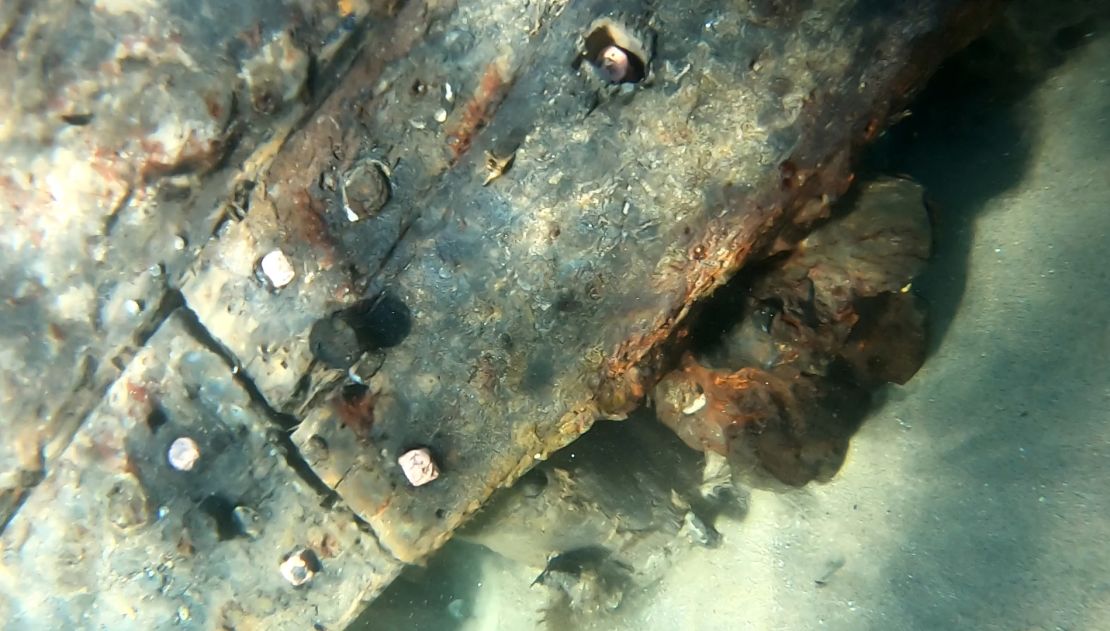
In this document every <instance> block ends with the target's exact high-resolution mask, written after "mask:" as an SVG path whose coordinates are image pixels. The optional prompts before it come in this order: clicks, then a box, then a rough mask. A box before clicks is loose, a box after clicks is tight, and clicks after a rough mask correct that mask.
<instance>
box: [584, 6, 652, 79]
mask: <svg viewBox="0 0 1110 631" xmlns="http://www.w3.org/2000/svg"><path fill="white" fill-rule="evenodd" d="M585 48H586V50H585V51H584V53H583V55H582V57H584V58H585V59H586V60H587V61H589V62H590V63H591V64H592V65H593V66H594V67H595V68H596V69H597V70H598V72H599V73H601V76H603V77H605V79H606V80H607V81H609V83H614V84H616V83H639V82H641V81H643V80H644V78H645V77H647V72H648V61H649V59H648V56H647V53H646V51H645V49H644V46H643V44H642V43H641V42H640V41H639V40H638V39H636V37H634V36H633V35H631V34H630V33H628V32H627V31H626V30H625V29H623V28H622V27H620V26H619V25H617V24H616V23H613V22H610V21H607V20H606V21H603V22H602V23H601V24H600V25H599V26H597V27H596V28H594V29H593V30H592V31H590V34H589V35H587V36H586V40H585Z"/></svg>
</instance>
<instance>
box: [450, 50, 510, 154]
mask: <svg viewBox="0 0 1110 631" xmlns="http://www.w3.org/2000/svg"><path fill="white" fill-rule="evenodd" d="M505 66H506V63H505V60H504V59H497V60H494V61H492V62H490V63H489V64H488V65H487V66H486V69H485V72H483V73H482V78H481V79H480V80H479V81H478V87H477V88H476V89H475V90H474V96H472V97H470V99H469V100H468V101H467V102H466V104H465V105H463V108H462V114H461V115H460V116H459V118H458V120H456V121H455V122H454V123H453V124H452V125H451V127H450V128H449V129H448V132H447V146H448V147H449V148H450V149H451V155H452V159H453V160H458V159H459V158H460V157H462V155H463V154H465V153H466V152H467V151H468V150H469V149H470V145H471V144H472V143H473V142H474V137H475V136H476V135H477V134H478V132H480V131H481V130H482V128H483V127H485V125H486V123H488V122H489V119H490V118H491V117H492V116H493V113H494V112H495V111H496V110H497V106H498V105H500V104H501V101H502V100H503V99H504V98H505V94H506V93H507V92H508V88H509V86H510V85H512V81H511V76H508V70H507V69H506V68H505Z"/></svg>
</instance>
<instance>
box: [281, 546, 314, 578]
mask: <svg viewBox="0 0 1110 631" xmlns="http://www.w3.org/2000/svg"><path fill="white" fill-rule="evenodd" d="M280 569H281V576H282V577H283V578H284V579H285V580H287V581H289V583H290V584H291V585H292V586H293V587H300V586H301V585H304V584H305V583H307V582H309V581H311V580H312V577H313V576H316V572H318V571H319V570H320V561H319V559H317V558H316V554H315V553H313V552H312V550H309V549H308V548H300V549H299V550H296V551H295V552H293V553H292V554H290V555H289V556H287V557H285V560H284V561H282V562H281V568H280Z"/></svg>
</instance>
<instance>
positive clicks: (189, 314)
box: [168, 289, 338, 505]
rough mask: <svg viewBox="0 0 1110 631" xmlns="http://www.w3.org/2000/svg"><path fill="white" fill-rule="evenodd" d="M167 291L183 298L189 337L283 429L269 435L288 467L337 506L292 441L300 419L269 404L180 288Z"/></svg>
mask: <svg viewBox="0 0 1110 631" xmlns="http://www.w3.org/2000/svg"><path fill="white" fill-rule="evenodd" d="M168 293H173V294H177V299H178V300H180V301H181V306H180V308H179V309H178V310H177V313H178V314H179V315H180V318H181V323H182V325H183V327H184V329H185V331H186V332H187V333H188V334H189V336H190V337H192V338H193V339H194V340H195V341H196V342H197V343H199V344H200V345H201V346H204V347H205V348H206V349H208V350H209V351H211V352H212V353H215V354H216V355H217V356H219V357H220V359H222V360H223V361H224V363H225V364H227V367H228V368H229V369H230V371H231V374H232V377H233V379H235V382H236V383H237V384H238V385H239V386H240V387H242V388H243V390H244V391H245V392H246V393H247V396H249V397H250V399H251V401H252V402H253V403H254V404H255V405H257V406H258V407H259V408H260V409H261V410H262V411H263V412H264V413H265V415H266V418H267V419H269V421H270V422H271V423H273V424H274V425H276V426H277V427H278V428H279V429H280V430H281V431H277V432H272V433H271V435H270V438H271V440H273V441H274V442H275V443H276V444H277V446H278V447H279V448H280V449H281V452H282V453H283V454H284V455H285V462H286V464H288V465H289V468H291V469H292V470H293V471H294V473H296V474H297V476H298V477H300V478H301V480H303V481H304V482H305V484H307V485H308V486H309V487H310V488H312V490H313V491H315V492H316V493H317V494H319V495H320V497H321V498H322V502H323V503H327V504H328V505H334V503H335V502H336V501H337V498H338V494H337V493H336V492H335V489H333V488H331V487H330V486H328V485H327V484H326V483H325V482H324V481H323V480H321V479H320V477H319V476H317V475H316V472H315V471H313V470H312V467H311V466H309V464H308V462H307V461H305V459H304V457H303V456H302V455H301V452H300V450H298V449H297V446H296V445H295V444H293V439H292V437H291V436H290V433H291V432H292V431H293V429H295V428H296V427H297V425H298V424H299V421H298V420H297V418H296V417H294V416H293V415H292V414H287V413H285V412H281V411H278V410H277V409H275V408H274V407H273V406H272V405H270V402H269V401H267V400H266V397H265V396H263V394H262V391H261V390H259V389H258V386H257V385H256V384H255V383H254V380H252V379H251V378H250V377H249V376H248V375H247V373H246V371H244V370H243V369H242V365H241V364H240V363H239V360H238V358H236V357H235V355H234V354H233V353H232V352H231V351H230V350H228V349H227V347H225V346H224V345H223V344H222V343H220V341H219V340H217V339H216V338H215V337H214V336H213V335H212V333H211V332H209V330H208V328H207V327H205V326H204V324H203V323H202V322H201V321H200V318H199V317H197V314H196V313H195V312H194V311H193V310H192V309H190V308H189V305H188V304H186V303H185V299H184V297H183V296H182V295H181V292H180V291H178V290H176V289H174V290H171V291H170V292H168Z"/></svg>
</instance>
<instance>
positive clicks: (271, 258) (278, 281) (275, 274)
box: [260, 250, 296, 289]
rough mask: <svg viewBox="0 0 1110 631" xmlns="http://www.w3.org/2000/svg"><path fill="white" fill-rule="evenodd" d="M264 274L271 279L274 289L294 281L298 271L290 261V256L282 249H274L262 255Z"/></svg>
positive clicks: (267, 278)
mask: <svg viewBox="0 0 1110 631" xmlns="http://www.w3.org/2000/svg"><path fill="white" fill-rule="evenodd" d="M260 267H261V268H262V274H263V275H264V276H265V277H266V280H268V281H270V285H271V286H273V288H274V289H281V288H282V287H285V286H286V285H288V284H289V283H291V282H293V277H294V276H296V272H294V271H293V264H292V263H290V262H289V257H287V256H285V253H284V252H282V251H281V250H274V251H272V252H270V253H269V254H267V255H266V256H263V257H262V262H261V263H260Z"/></svg>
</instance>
